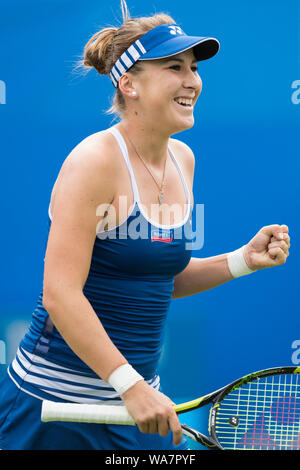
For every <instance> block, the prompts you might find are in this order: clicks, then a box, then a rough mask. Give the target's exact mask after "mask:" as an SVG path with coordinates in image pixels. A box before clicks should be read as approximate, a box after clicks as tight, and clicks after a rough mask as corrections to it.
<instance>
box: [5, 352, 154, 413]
mask: <svg viewBox="0 0 300 470" xmlns="http://www.w3.org/2000/svg"><path fill="white" fill-rule="evenodd" d="M8 373H9V375H10V377H11V379H12V380H13V381H14V383H15V384H16V385H17V387H18V388H20V389H21V390H23V391H24V392H27V393H29V394H30V395H33V396H35V397H36V398H40V399H50V400H54V401H61V400H66V401H69V402H74V403H87V404H97V403H98V404H99V403H105V404H106V405H123V401H122V400H121V398H120V396H119V395H118V394H117V392H116V391H115V390H114V389H113V388H112V387H111V386H110V385H109V384H108V383H107V382H105V381H104V380H101V379H100V378H98V377H97V376H92V375H88V374H86V373H83V372H78V371H76V370H72V369H70V368H67V367H62V366H59V365H57V364H55V363H52V362H50V361H48V360H46V359H44V358H42V357H41V356H37V355H34V354H32V353H30V352H28V351H25V350H24V349H23V348H21V347H20V348H19V349H18V351H17V354H16V357H15V359H14V360H13V362H12V363H11V365H10V367H9V369H8ZM147 383H148V384H149V385H151V386H152V387H153V388H155V389H159V376H158V375H156V376H155V377H154V378H153V379H151V380H148V381H147Z"/></svg>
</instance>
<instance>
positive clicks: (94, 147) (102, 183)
mask: <svg viewBox="0 0 300 470" xmlns="http://www.w3.org/2000/svg"><path fill="white" fill-rule="evenodd" d="M117 145H118V144H117V142H116V140H115V138H114V136H113V135H112V134H111V133H110V132H108V131H101V132H97V133H95V134H92V135H90V136H88V137H86V138H85V139H84V140H82V141H81V142H80V143H79V144H78V145H76V147H74V148H73V150H72V151H71V152H70V153H69V155H68V156H67V157H66V159H65V160H64V162H63V164H62V166H61V169H60V171H59V174H58V176H57V179H56V181H55V184H54V186H53V190H52V195H51V207H53V205H54V204H55V196H56V193H57V191H58V189H63V188H62V187H64V185H65V184H66V182H67V181H68V180H69V181H72V182H73V184H76V185H77V187H78V188H80V187H81V186H83V187H85V188H87V189H88V190H89V192H90V193H94V194H95V196H96V195H97V193H98V192H99V189H100V188H101V189H102V193H103V192H104V193H105V197H107V198H108V199H109V200H111V199H112V198H113V194H114V187H115V186H114V185H115V184H116V185H117V181H118V179H117V178H118V172H119V168H120V164H119V159H118V147H117Z"/></svg>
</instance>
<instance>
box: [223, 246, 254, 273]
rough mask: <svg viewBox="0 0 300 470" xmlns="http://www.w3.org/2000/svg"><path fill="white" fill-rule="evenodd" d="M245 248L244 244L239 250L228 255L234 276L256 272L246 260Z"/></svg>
mask: <svg viewBox="0 0 300 470" xmlns="http://www.w3.org/2000/svg"><path fill="white" fill-rule="evenodd" d="M244 248H245V246H242V247H241V248H239V249H238V250H235V251H232V252H231V253H228V255H227V261H228V267H229V270H230V272H231V274H232V275H233V277H240V276H245V275H246V274H251V273H254V271H253V270H252V269H250V268H249V267H248V265H247V263H246V261H245V258H244Z"/></svg>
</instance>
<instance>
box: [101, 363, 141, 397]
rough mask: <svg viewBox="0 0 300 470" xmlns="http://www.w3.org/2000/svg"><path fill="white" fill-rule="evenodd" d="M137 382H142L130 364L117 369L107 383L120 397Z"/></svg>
mask: <svg viewBox="0 0 300 470" xmlns="http://www.w3.org/2000/svg"><path fill="white" fill-rule="evenodd" d="M139 380H144V377H142V376H141V375H140V374H139V373H138V372H137V371H136V370H135V369H134V368H133V367H132V366H131V365H130V364H123V365H122V366H120V367H118V368H117V369H116V370H114V371H113V373H112V374H111V375H110V376H109V378H108V383H109V384H110V385H111V386H112V387H113V388H114V389H115V390H116V391H117V392H118V394H119V395H122V394H123V393H125V392H126V390H128V389H129V388H130V387H132V386H133V385H134V384H136V383H137V382H138V381H139Z"/></svg>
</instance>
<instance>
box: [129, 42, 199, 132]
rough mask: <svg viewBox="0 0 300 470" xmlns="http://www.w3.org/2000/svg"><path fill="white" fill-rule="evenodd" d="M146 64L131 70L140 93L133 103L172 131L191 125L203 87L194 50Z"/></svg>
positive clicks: (149, 119)
mask: <svg viewBox="0 0 300 470" xmlns="http://www.w3.org/2000/svg"><path fill="white" fill-rule="evenodd" d="M142 65H143V71H142V72H140V73H138V74H131V73H130V71H129V72H127V74H128V76H129V77H130V79H131V81H132V86H133V88H134V90H135V91H136V92H137V97H138V99H137V100H135V102H134V104H133V106H134V108H135V110H136V111H137V112H138V113H139V115H140V116H141V119H142V120H143V121H144V122H145V123H146V122H147V123H149V124H150V123H152V127H155V128H159V129H160V130H161V131H163V132H167V133H169V134H170V135H172V134H175V133H177V132H181V131H183V130H185V129H189V128H191V127H192V126H193V125H194V115H193V110H194V105H195V103H196V101H197V99H198V97H199V95H200V93H201V90H202V81H201V78H200V76H199V74H198V71H197V61H196V59H195V56H194V53H193V50H192V49H189V50H188V51H185V52H181V53H180V54H177V55H174V56H172V57H168V58H165V59H157V60H149V61H142Z"/></svg>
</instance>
